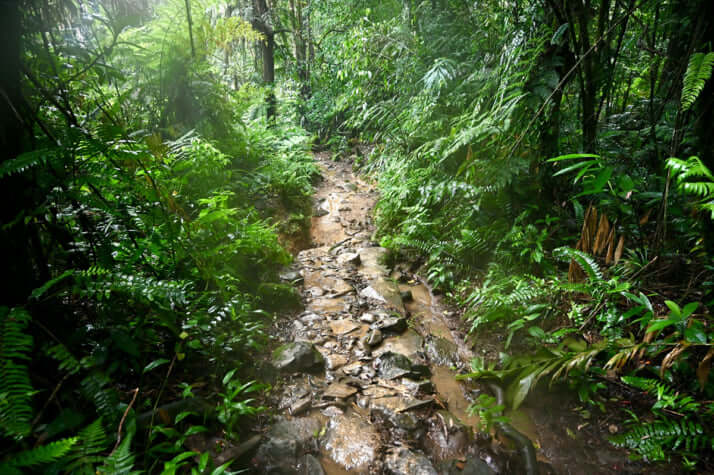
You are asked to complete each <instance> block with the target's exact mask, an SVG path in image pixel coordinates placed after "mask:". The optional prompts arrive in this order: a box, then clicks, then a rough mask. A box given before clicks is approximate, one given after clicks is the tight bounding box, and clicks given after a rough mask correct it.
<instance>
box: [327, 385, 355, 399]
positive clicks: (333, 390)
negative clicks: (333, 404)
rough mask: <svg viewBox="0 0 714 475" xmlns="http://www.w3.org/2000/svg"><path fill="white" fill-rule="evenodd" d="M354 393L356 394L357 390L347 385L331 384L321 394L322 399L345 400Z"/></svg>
mask: <svg viewBox="0 0 714 475" xmlns="http://www.w3.org/2000/svg"><path fill="white" fill-rule="evenodd" d="M356 392H357V388H355V387H353V386H350V385H348V384H345V383H332V384H330V385H329V386H328V387H327V389H326V390H325V392H324V393H323V397H327V398H339V399H347V398H348V397H350V396H352V395H353V394H355V393H356Z"/></svg>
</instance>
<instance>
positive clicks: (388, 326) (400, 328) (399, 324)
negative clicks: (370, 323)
mask: <svg viewBox="0 0 714 475" xmlns="http://www.w3.org/2000/svg"><path fill="white" fill-rule="evenodd" d="M377 328H379V329H380V330H382V331H385V332H393V333H403V332H404V331H406V329H407V319H406V318H404V317H387V318H385V319H383V320H381V321H380V322H378V323H377Z"/></svg>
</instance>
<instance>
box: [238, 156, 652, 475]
mask: <svg viewBox="0 0 714 475" xmlns="http://www.w3.org/2000/svg"><path fill="white" fill-rule="evenodd" d="M316 158H317V159H318V161H319V163H320V165H321V167H322V173H323V177H324V179H323V181H322V183H321V185H320V187H319V188H318V190H317V193H316V195H315V203H314V210H313V214H314V216H313V218H312V223H311V241H312V247H310V248H308V249H304V250H302V251H300V252H299V253H298V254H297V256H296V261H295V264H294V266H293V268H292V269H289V270H286V272H285V280H286V281H293V282H294V281H302V288H301V293H302V296H303V302H304V305H305V310H304V311H303V312H302V313H299V314H297V315H295V316H294V318H289V319H283V320H280V321H279V323H278V325H277V326H276V329H275V330H276V336H277V338H278V340H280V341H281V342H282V346H280V347H279V348H277V349H276V350H275V352H274V353H273V362H272V363H273V366H274V367H275V372H276V374H277V376H276V379H275V382H274V386H273V390H272V391H271V396H270V397H271V399H272V400H271V401H270V403H271V404H272V406H273V411H274V413H275V414H276V416H275V418H273V420H272V421H271V423H270V425H269V426H268V427H266V428H265V430H264V434H263V438H262V441H261V443H260V445H259V448H258V449H257V452H256V453H255V454H254V456H253V458H252V468H253V470H254V472H256V473H308V474H321V473H326V474H343V473H363V474H367V473H369V474H375V473H392V474H412V473H417V474H432V473H434V474H436V473H439V474H441V473H471V474H490V473H522V470H523V469H522V466H523V465H522V461H521V460H520V459H519V455H518V452H517V451H515V450H513V447H511V446H510V445H509V443H508V441H505V440H500V439H499V438H498V437H494V436H493V435H492V434H489V433H483V432H479V420H478V417H477V416H476V415H474V414H472V413H471V412H470V411H469V406H470V405H471V404H472V403H473V401H474V400H475V399H476V398H477V397H478V395H479V394H480V393H481V392H482V391H487V389H486V388H483V387H479V386H478V385H477V384H476V383H473V382H468V381H466V382H462V381H457V380H456V379H455V376H456V375H457V374H459V373H460V372H466V371H467V368H468V363H469V361H470V360H471V359H472V358H473V356H474V355H473V353H474V352H476V353H478V348H473V347H472V346H467V345H466V344H465V343H464V340H463V336H464V333H463V329H462V325H461V323H460V321H459V319H458V315H457V314H456V312H453V311H450V310H449V309H447V308H446V307H445V306H444V305H443V304H442V302H440V300H439V299H438V298H437V297H435V296H434V295H433V294H432V292H431V291H430V289H429V288H428V286H426V285H425V284H424V283H423V282H421V281H420V279H419V277H418V276H417V275H414V274H413V273H411V272H410V271H409V269H408V267H407V266H397V269H390V268H388V267H387V266H385V265H384V264H383V262H384V259H383V257H384V255H385V254H386V250H385V249H383V248H380V247H379V246H378V245H377V244H376V243H375V242H373V241H372V234H373V232H374V228H373V225H372V220H371V211H372V209H373V207H374V204H375V202H376V200H377V192H376V188H375V185H374V184H373V183H370V182H368V181H366V180H364V179H362V178H361V177H359V176H357V175H355V174H354V173H353V171H352V164H351V163H349V162H347V161H343V162H331V161H329V160H328V159H327V154H325V155H322V154H318V155H317V156H316ZM477 346H478V344H477ZM533 400H535V401H536V402H533ZM576 406H577V404H576V403H575V401H573V400H572V398H570V397H569V396H567V395H565V394H563V393H555V392H554V393H549V392H548V391H547V390H546V391H545V392H544V393H543V394H539V395H537V396H536V397H535V398H530V399H529V400H528V403H527V404H525V405H524V406H523V407H522V409H521V410H519V411H518V412H517V413H514V414H511V415H510V416H511V418H512V424H513V425H514V426H515V427H516V428H517V429H518V430H520V431H521V432H522V433H524V434H526V435H527V436H528V437H529V438H531V440H533V442H534V445H535V447H536V449H537V455H538V460H539V462H541V466H540V469H541V473H582V474H592V473H638V472H639V471H640V470H638V467H637V466H635V465H632V464H630V463H629V462H628V461H627V454H625V453H624V452H622V451H618V450H615V449H614V448H612V447H611V446H609V445H608V444H607V443H606V442H604V441H603V440H602V437H601V435H600V433H599V432H598V431H595V430H593V427H595V426H598V423H597V422H593V421H590V422H588V421H585V420H584V419H583V418H582V417H581V415H580V414H578V413H577V412H575V411H574V410H573V409H576ZM598 430H599V429H598Z"/></svg>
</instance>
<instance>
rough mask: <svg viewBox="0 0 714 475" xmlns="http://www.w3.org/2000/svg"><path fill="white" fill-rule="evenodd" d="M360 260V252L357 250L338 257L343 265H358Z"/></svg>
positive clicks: (338, 260)
mask: <svg viewBox="0 0 714 475" xmlns="http://www.w3.org/2000/svg"><path fill="white" fill-rule="evenodd" d="M360 262H361V261H360V257H359V254H358V253H356V252H345V253H342V254H340V255H339V256H338V257H337V263H338V264H341V265H345V264H350V265H353V266H356V265H359V263H360Z"/></svg>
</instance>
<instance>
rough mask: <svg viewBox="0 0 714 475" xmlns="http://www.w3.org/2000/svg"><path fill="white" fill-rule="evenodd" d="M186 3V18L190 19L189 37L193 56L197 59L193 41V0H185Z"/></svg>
mask: <svg viewBox="0 0 714 475" xmlns="http://www.w3.org/2000/svg"><path fill="white" fill-rule="evenodd" d="M184 3H185V4H186V20H187V21H188V37H189V39H190V40H191V57H192V58H193V59H196V45H195V44H194V42H193V23H192V21H191V0H184Z"/></svg>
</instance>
